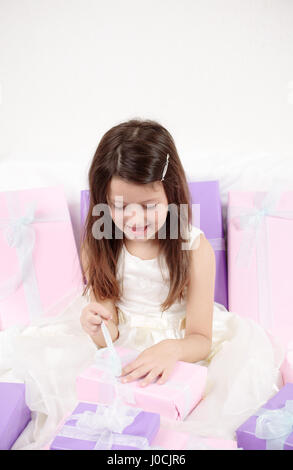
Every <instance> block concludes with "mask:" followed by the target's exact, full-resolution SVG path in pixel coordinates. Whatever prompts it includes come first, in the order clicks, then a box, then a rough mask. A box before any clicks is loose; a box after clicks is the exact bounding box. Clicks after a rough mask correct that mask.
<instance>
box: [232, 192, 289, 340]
mask: <svg viewBox="0 0 293 470" xmlns="http://www.w3.org/2000/svg"><path fill="white" fill-rule="evenodd" d="M271 196H272V200H273V201H274V205H272V206H269V201H268V199H266V200H265V199H263V198H264V197H266V198H268V197H271ZM265 203H267V204H265ZM244 212H245V213H246V214H244ZM237 214H238V216H237ZM247 215H248V219H247ZM245 217H246V219H245ZM292 240H293V191H283V192H281V193H280V194H277V193H276V194H275V193H273V192H272V191H270V192H248V191H230V192H229V193H228V285H229V290H228V297H229V310H230V311H232V312H235V313H238V314H239V315H241V316H243V317H246V318H250V319H252V320H254V321H256V322H257V323H259V324H260V325H261V326H262V327H263V328H264V329H265V330H266V331H267V332H269V333H270V334H271V335H273V336H276V337H277V338H279V339H280V340H281V343H282V345H283V346H284V347H286V345H287V344H288V342H289V341H290V340H291V338H292V331H293V315H292V305H293V289H292V280H293V277H292V269H293V245H292ZM246 243H247V245H246Z"/></svg>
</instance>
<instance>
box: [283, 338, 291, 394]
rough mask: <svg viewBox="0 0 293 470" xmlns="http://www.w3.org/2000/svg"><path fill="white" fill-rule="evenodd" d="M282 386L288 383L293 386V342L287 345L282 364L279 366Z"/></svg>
mask: <svg viewBox="0 0 293 470" xmlns="http://www.w3.org/2000/svg"><path fill="white" fill-rule="evenodd" d="M281 373H282V377H283V382H284V385H285V384H286V383H288V382H290V383H292V384H293V341H291V342H290V343H289V344H288V347H287V351H286V355H285V359H284V362H283V364H282V366H281Z"/></svg>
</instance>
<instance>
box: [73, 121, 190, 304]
mask: <svg viewBox="0 0 293 470" xmlns="http://www.w3.org/2000/svg"><path fill="white" fill-rule="evenodd" d="M168 153H169V155H170V158H169V164H168V171H167V173H166V176H165V178H164V180H163V182H162V184H163V185H164V189H165V193H166V196H167V200H168V204H171V203H172V204H171V205H175V207H177V208H178V213H180V214H181V212H180V204H184V205H185V208H187V210H186V211H185V218H184V217H181V216H180V217H179V219H178V237H177V238H174V239H171V238H170V220H169V219H170V211H169V210H168V214H167V217H166V221H165V224H166V227H165V230H166V232H165V233H166V237H165V239H164V238H161V239H160V240H159V259H160V258H161V256H162V255H163V256H164V259H165V261H166V264H167V266H168V270H169V274H170V286H169V293H168V296H167V298H166V299H165V301H164V302H163V304H161V310H162V311H165V310H167V309H168V308H170V307H171V305H172V304H173V303H174V302H175V301H176V300H177V299H178V300H179V301H180V302H181V300H182V299H183V298H184V297H185V293H186V287H187V285H188V283H189V281H190V274H189V273H190V270H189V267H190V259H191V252H190V250H182V249H181V243H182V242H186V239H185V238H184V237H182V235H181V234H182V233H185V231H184V230H185V229H186V227H187V225H189V224H191V219H192V210H191V204H190V201H191V198H190V192H189V187H188V183H187V180H186V176H185V172H184V169H183V166H182V164H181V161H180V158H179V156H178V152H177V149H176V146H175V143H174V140H173V138H172V136H171V135H170V133H169V132H168V131H167V129H165V128H164V127H163V126H162V125H161V124H159V123H158V122H156V121H153V120H141V119H131V120H129V121H127V122H122V123H121V124H118V125H116V126H114V127H112V128H111V129H110V130H108V131H107V132H106V133H105V134H104V136H103V137H102V139H101V141H100V143H99V145H98V147H97V150H96V152H95V154H94V157H93V160H92V163H91V166H90V169H89V174H88V180H89V211H88V215H87V218H86V220H85V226H84V228H83V233H82V237H81V247H80V254H82V250H83V249H84V250H85V252H86V257H87V260H88V264H87V281H88V282H87V285H86V287H85V289H84V292H83V295H85V294H86V293H87V292H88V290H89V289H90V288H91V289H92V292H93V294H94V295H95V297H96V298H97V299H101V300H106V299H112V300H113V301H114V303H115V302H117V301H119V300H120V298H121V295H122V292H121V289H120V286H119V283H118V281H117V279H116V266H117V261H118V258H119V255H120V252H121V249H122V244H123V235H122V237H121V238H118V239H115V236H113V237H112V238H110V239H107V238H105V237H103V238H101V239H96V238H95V237H94V236H93V232H92V227H93V224H94V223H95V221H97V219H99V216H94V215H93V214H92V212H93V207H94V206H95V205H96V204H102V203H104V204H107V194H108V188H109V185H110V182H111V178H112V177H113V176H118V177H120V178H123V179H124V180H126V181H127V182H133V183H136V184H147V183H152V182H155V181H158V180H161V177H162V172H163V169H164V166H165V163H166V155H167V154H168ZM105 216H106V214H104V216H103V217H105ZM108 216H109V217H110V218H111V215H110V211H109V213H108ZM111 220H112V218H111ZM182 223H183V224H185V228H183V229H182V230H181V228H180V224H182ZM117 228H118V227H117ZM117 228H116V230H117ZM112 233H115V224H114V222H113V220H112ZM82 269H83V267H82ZM83 274H85V272H84V269H83Z"/></svg>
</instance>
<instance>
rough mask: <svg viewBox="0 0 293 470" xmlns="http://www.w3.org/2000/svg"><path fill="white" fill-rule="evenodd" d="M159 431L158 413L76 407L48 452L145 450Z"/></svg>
mask: <svg viewBox="0 0 293 470" xmlns="http://www.w3.org/2000/svg"><path fill="white" fill-rule="evenodd" d="M159 427H160V415H159V414H158V413H149V412H145V411H143V410H141V409H139V408H133V407H128V406H125V405H124V404H123V403H121V402H119V401H118V402H116V405H115V406H114V405H110V406H107V405H101V404H93V403H85V402H81V403H78V405H77V407H76V408H75V409H74V411H73V414H72V415H71V416H69V417H67V419H66V420H65V423H64V424H62V426H61V429H59V431H58V434H57V436H56V437H55V438H54V439H53V441H52V442H51V445H50V449H51V450H65V449H67V450H102V449H103V450H118V449H120V450H141V449H148V448H149V446H150V444H151V443H152V441H153V439H154V436H155V435H156V433H157V432H158V429H159Z"/></svg>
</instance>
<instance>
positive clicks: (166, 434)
mask: <svg viewBox="0 0 293 470" xmlns="http://www.w3.org/2000/svg"><path fill="white" fill-rule="evenodd" d="M152 446H158V447H160V448H163V449H166V450H236V449H237V442H236V441H233V440H229V439H219V438H214V437H203V436H194V435H192V434H190V433H186V432H181V431H180V432H179V431H174V430H173V429H171V428H167V427H165V426H160V429H159V431H158V433H157V434H156V436H155V438H154V440H153V442H152Z"/></svg>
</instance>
